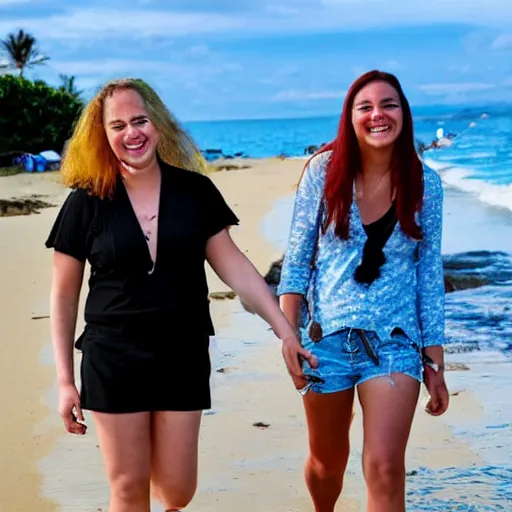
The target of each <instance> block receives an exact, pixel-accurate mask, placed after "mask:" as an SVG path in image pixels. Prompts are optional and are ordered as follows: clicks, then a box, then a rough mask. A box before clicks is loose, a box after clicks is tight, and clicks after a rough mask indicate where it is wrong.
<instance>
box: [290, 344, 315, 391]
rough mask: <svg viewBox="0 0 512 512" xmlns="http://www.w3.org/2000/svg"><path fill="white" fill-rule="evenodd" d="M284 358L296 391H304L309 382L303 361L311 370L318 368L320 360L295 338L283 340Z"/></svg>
mask: <svg viewBox="0 0 512 512" xmlns="http://www.w3.org/2000/svg"><path fill="white" fill-rule="evenodd" d="M282 352H283V358H284V362H285V364H286V368H287V369H288V373H289V374H290V377H291V378H292V381H293V384H294V385H295V388H296V389H302V388H303V387H304V386H305V385H306V384H307V380H306V378H305V377H304V372H303V370H302V361H304V360H305V361H306V362H307V363H308V364H309V366H311V368H316V367H317V366H318V360H317V358H316V356H314V355H313V354H312V353H311V352H309V351H308V350H306V349H305V348H304V347H303V346H302V345H301V344H300V342H299V340H298V338H297V337H295V336H291V337H288V338H286V339H284V340H283V347H282Z"/></svg>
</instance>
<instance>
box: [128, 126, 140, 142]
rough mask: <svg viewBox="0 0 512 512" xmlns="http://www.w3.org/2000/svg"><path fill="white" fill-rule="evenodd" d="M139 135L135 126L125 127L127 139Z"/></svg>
mask: <svg viewBox="0 0 512 512" xmlns="http://www.w3.org/2000/svg"><path fill="white" fill-rule="evenodd" d="M138 135H139V130H138V128H137V127H136V126H133V125H132V124H129V125H128V126H127V127H126V137H127V138H129V139H133V138H136V137H137V136H138Z"/></svg>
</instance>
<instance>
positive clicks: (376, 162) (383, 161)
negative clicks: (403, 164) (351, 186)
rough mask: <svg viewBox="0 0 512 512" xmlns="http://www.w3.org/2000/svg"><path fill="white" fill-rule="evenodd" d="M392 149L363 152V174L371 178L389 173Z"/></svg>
mask: <svg viewBox="0 0 512 512" xmlns="http://www.w3.org/2000/svg"><path fill="white" fill-rule="evenodd" d="M392 152H393V149H392V148H383V149H372V150H371V151H368V150H367V151H361V173H362V174H363V175H366V176H369V175H373V176H380V175H383V174H385V173H387V172H388V171H389V166H390V164H391V155H392Z"/></svg>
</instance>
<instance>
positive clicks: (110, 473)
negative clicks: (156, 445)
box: [93, 412, 151, 512]
mask: <svg viewBox="0 0 512 512" xmlns="http://www.w3.org/2000/svg"><path fill="white" fill-rule="evenodd" d="M93 418H94V423H95V425H96V431H97V435H98V439H99V444H100V449H101V453H102V456H103V461H104V464H105V471H106V473H107V478H108V481H109V485H110V507H109V512H150V509H149V505H150V503H149V501H150V500H149V482H150V475H151V441H150V435H151V430H150V414H149V413H145V412H144V413H134V414H106V413H98V412H95V413H93Z"/></svg>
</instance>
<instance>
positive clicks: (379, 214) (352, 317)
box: [278, 71, 449, 512]
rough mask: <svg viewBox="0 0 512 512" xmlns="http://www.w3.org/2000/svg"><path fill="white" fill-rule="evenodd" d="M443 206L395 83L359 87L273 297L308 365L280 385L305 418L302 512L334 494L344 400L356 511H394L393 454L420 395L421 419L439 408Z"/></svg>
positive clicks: (303, 201) (318, 166) (399, 457)
mask: <svg viewBox="0 0 512 512" xmlns="http://www.w3.org/2000/svg"><path fill="white" fill-rule="evenodd" d="M442 204H443V189H442V184H441V180H440V178H439V176H438V175H437V174H436V173H435V172H434V171H433V170H432V169H429V168H428V167H426V166H424V165H422V162H421V161H420V159H419V158H418V156H417V154H416V151H415V147H414V137H413V120H412V114H411V109H410V107H409V104H408V101H407V99H406V97H405V95H404V93H403V90H402V88H401V86H400V83H399V81H398V80H397V78H396V77H395V76H393V75H391V74H389V73H384V72H381V71H370V72H368V73H366V74H364V75H362V76H361V77H359V78H358V79H357V80H356V81H355V82H354V83H353V84H352V86H351V87H350V90H349V91H348V94H347V96H346V99H345V103H344V107H343V113H342V116H341V121H340V125H339V131H338V135H337V137H336V139H335V140H334V141H333V142H331V143H329V144H327V145H326V146H324V147H323V148H322V149H321V150H320V151H319V152H318V153H317V154H316V155H314V156H313V157H312V158H311V159H310V161H308V163H307V165H306V167H305V170H304V173H303V176H302V178H301V181H300V183H299V187H298V190H297V195H296V199H295V206H294V213H293V218H292V226H291V233H290V236H289V241H288V247H287V251H286V254H285V259H284V262H283V267H282V274H281V282H280V285H279V288H278V295H279V296H280V303H281V308H282V310H283V312H284V313H285V315H286V317H287V318H288V320H289V321H290V323H292V324H293V325H294V326H295V327H296V328H297V329H298V330H299V331H300V334H301V341H302V344H303V346H304V348H306V349H307V350H308V351H310V352H311V353H312V354H313V355H315V356H316V357H317V360H318V365H317V367H316V368H313V367H310V366H308V365H306V364H305V365H304V376H303V377H296V376H292V378H293V380H294V384H295V386H296V388H297V390H298V391H299V392H300V394H301V395H302V396H303V401H304V406H305V412H306V419H307V425H308V433H309V447H310V453H309V456H308V458H307V462H306V466H305V477H306V482H307V485H308V488H309V491H310V494H311V497H312V500H313V502H314V506H315V512H333V511H334V507H335V503H336V501H337V500H338V497H339V495H340V493H341V490H342V487H343V476H344V472H345V468H346V465H347V460H348V456H349V429H350V424H351V420H352V410H353V403H354V395H355V389H356V388H357V392H358V396H359V401H360V403H361V406H362V411H363V428H364V446H363V470H364V476H365V480H366V485H367V491H368V501H367V502H368V511H369V512H402V511H405V450H406V445H407V442H408V438H409V432H410V428H411V424H412V421H413V416H414V412H415V409H416V405H417V402H418V396H419V390H420V384H421V382H422V381H424V382H425V385H426V387H427V390H428V392H429V394H430V400H429V403H428V404H427V412H429V413H430V414H432V415H434V416H438V415H441V414H443V413H444V412H445V411H446V409H447V407H448V401H449V399H448V396H449V395H448V390H447V387H446V383H445V380H444V373H443V370H444V366H443V347H442V345H443V341H444V339H443V336H444V278H443V265H442V258H441V234H442V208H443V206H442Z"/></svg>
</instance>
